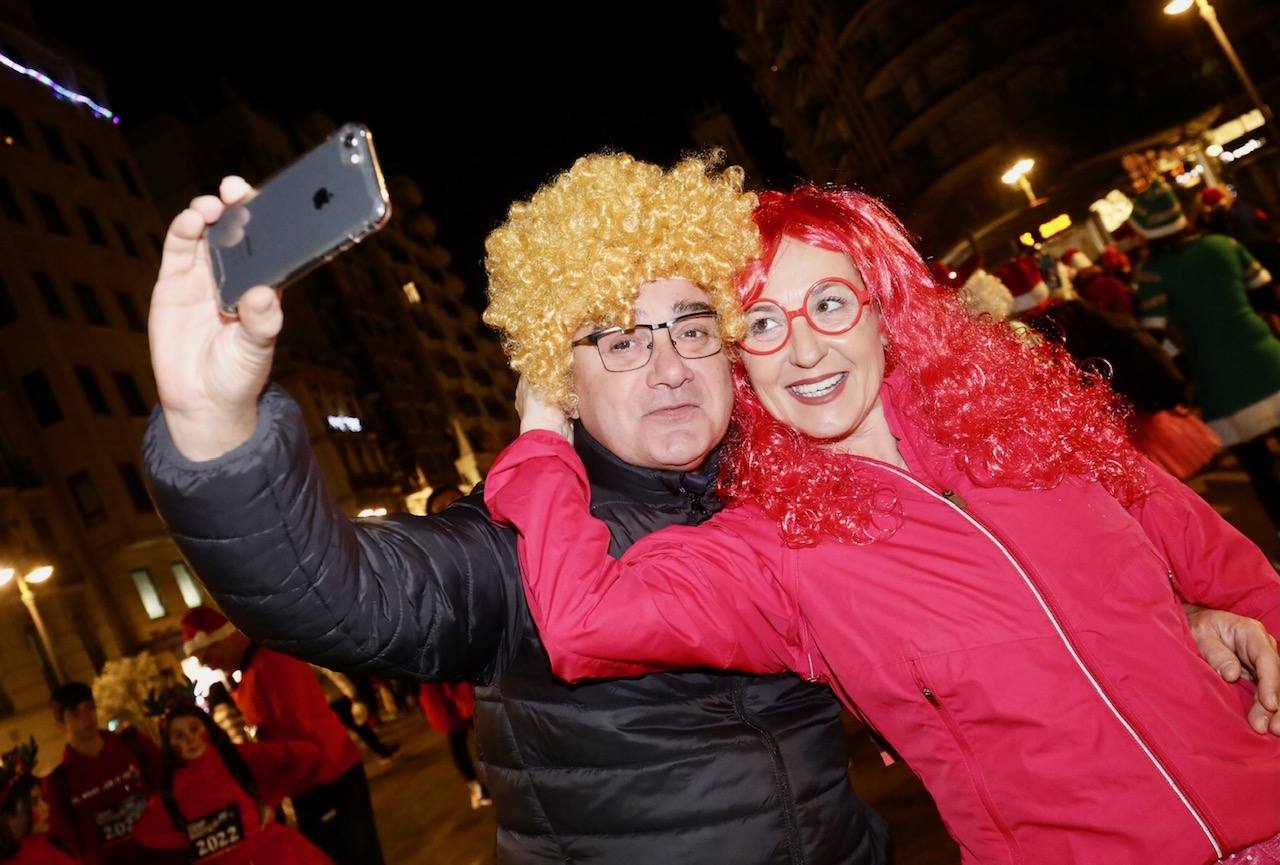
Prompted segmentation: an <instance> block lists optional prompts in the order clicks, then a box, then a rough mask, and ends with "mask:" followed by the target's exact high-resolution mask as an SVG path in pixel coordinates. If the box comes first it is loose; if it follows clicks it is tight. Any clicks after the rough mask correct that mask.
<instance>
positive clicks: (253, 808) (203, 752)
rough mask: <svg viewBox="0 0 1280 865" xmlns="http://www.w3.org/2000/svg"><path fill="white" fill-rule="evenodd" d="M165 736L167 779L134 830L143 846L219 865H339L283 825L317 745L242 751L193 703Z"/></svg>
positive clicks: (171, 718) (253, 745)
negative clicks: (288, 800)
mask: <svg viewBox="0 0 1280 865" xmlns="http://www.w3.org/2000/svg"><path fill="white" fill-rule="evenodd" d="M161 737H162V747H163V749H164V757H165V776H164V779H163V780H162V781H161V783H160V790H159V792H157V793H155V794H154V795H152V797H151V801H150V802H149V803H148V804H147V809H146V811H144V812H143V814H142V818H141V819H140V820H139V821H138V825H137V827H136V828H135V829H134V838H135V839H136V840H137V842H138V843H139V844H142V845H143V846H145V847H150V848H154V849H159V850H173V851H184V852H185V853H187V855H188V856H189V857H190V860H191V861H193V862H205V861H216V862H217V863H219V865H242V863H243V865H250V863H254V862H271V863H274V865H332V861H333V860H331V859H330V858H329V857H328V856H326V855H324V853H322V852H321V851H320V849H319V848H318V847H316V846H315V845H314V844H312V843H311V842H310V841H308V840H307V839H306V838H304V837H303V836H302V834H301V833H299V832H298V831H297V830H296V829H294V828H292V827H290V826H287V825H285V824H283V823H280V822H278V821H277V820H276V819H275V807H276V806H277V805H279V804H280V800H281V799H283V798H284V797H285V796H287V795H290V794H292V793H294V792H296V791H297V790H298V789H299V786H300V785H301V784H302V783H303V782H304V781H305V780H306V779H307V778H308V776H310V774H311V773H312V772H313V771H314V769H315V766H316V764H317V763H318V762H319V760H320V749H319V748H318V747H317V746H316V745H315V744H313V743H311V742H302V741H295V742H288V741H282V742H247V743H245V744H243V745H239V746H237V745H235V744H234V743H233V742H232V741H231V739H230V738H229V737H228V736H227V734H226V733H225V732H224V731H223V730H222V729H221V728H220V727H219V726H218V725H217V724H216V723H215V722H214V720H213V719H212V718H210V717H209V715H208V714H207V713H206V712H205V711H204V710H203V709H201V708H200V707H199V706H196V705H194V704H192V703H181V704H179V705H177V706H174V707H173V708H172V709H170V710H169V711H168V712H167V713H166V714H165V716H164V720H163V721H162V722H161Z"/></svg>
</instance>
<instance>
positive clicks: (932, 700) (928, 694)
mask: <svg viewBox="0 0 1280 865" xmlns="http://www.w3.org/2000/svg"><path fill="white" fill-rule="evenodd" d="M920 693H922V694H924V698H925V699H926V700H928V701H929V705H930V706H933V707H934V708H935V709H937V708H939V704H938V697H937V695H935V694H934V693H933V691H931V690H930V689H929V688H927V687H926V688H921V689H920Z"/></svg>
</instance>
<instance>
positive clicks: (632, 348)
mask: <svg viewBox="0 0 1280 865" xmlns="http://www.w3.org/2000/svg"><path fill="white" fill-rule="evenodd" d="M664 329H665V330H666V332H667V336H669V337H670V338H671V345H672V347H674V348H675V350H676V354H678V355H680V356H681V357H683V358H684V359H685V360H697V359H698V358H703V357H711V355H713V354H716V353H717V352H719V351H720V350H721V349H722V348H724V343H723V342H722V341H721V337H720V320H719V319H718V318H716V314H715V313H714V312H712V311H710V310H699V311H698V312H687V313H685V314H684V315H677V316H676V317H675V318H673V319H671V320H670V321H664V322H661V323H659V324H637V325H636V326H635V327H632V328H627V329H625V330H624V329H623V328H620V327H607V328H605V329H604V330H597V331H595V332H594V333H589V334H587V335H586V336H584V337H581V338H579V339H575V340H574V341H573V343H572V344H573V347H574V348H577V347H578V346H583V345H594V346H595V347H596V350H597V351H599V352H600V361H601V363H603V364H604V368H605V369H607V370H609V371H610V372H628V371H630V370H633V369H640V368H641V367H642V366H644V365H645V364H647V363H648V362H649V358H651V357H653V339H654V336H653V332H654V331H655V330H664Z"/></svg>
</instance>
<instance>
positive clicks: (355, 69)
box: [34, 0, 794, 303]
mask: <svg viewBox="0 0 1280 865" xmlns="http://www.w3.org/2000/svg"><path fill="white" fill-rule="evenodd" d="M459 5H462V6H465V7H467V8H469V9H471V10H472V11H466V12H457V11H450V12H447V13H446V12H441V11H438V6H439V4H427V3H421V4H415V6H414V7H411V8H413V9H414V11H403V10H404V8H405V7H404V4H395V6H397V7H399V8H398V9H397V10H396V11H394V12H393V11H391V10H392V4H391V3H377V2H360V3H353V4H351V5H350V7H349V11H346V12H339V11H335V10H337V9H340V8H342V7H335V6H329V7H321V6H313V7H310V8H311V9H314V10H316V11H314V12H310V11H309V12H307V13H303V14H299V13H296V12H295V13H292V15H293V18H292V20H289V19H286V18H283V17H280V16H279V15H278V13H273V19H272V20H266V19H265V18H264V17H263V16H262V15H261V13H260V11H255V10H262V9H264V8H267V7H269V6H272V7H274V4H269V3H264V2H259V3H255V4H250V3H241V2H219V3H203V4H187V8H186V9H185V10H184V11H183V13H182V14H181V16H180V21H179V16H175V15H174V14H173V12H172V10H173V9H174V8H177V5H176V4H172V3H170V4H166V5H163V6H162V5H160V4H154V3H151V4H148V3H141V4H129V6H128V9H129V16H130V17H131V18H136V19H137V20H143V19H146V23H145V24H143V25H142V26H137V27H130V26H129V21H128V20H123V19H122V17H121V12H120V10H121V9H122V8H125V7H120V6H118V5H113V4H93V5H92V6H90V5H89V4H84V5H77V6H74V7H66V6H61V5H58V4H52V3H50V4H45V3H38V4H34V6H35V9H36V17H37V20H38V22H39V25H40V27H41V29H42V30H43V31H45V32H47V33H49V34H52V35H54V36H55V37H57V38H58V39H60V40H61V41H63V42H64V43H66V44H67V45H69V46H70V47H72V48H73V49H75V50H77V51H78V52H80V53H81V54H83V55H84V56H85V57H86V58H87V59H88V61H89V62H90V63H92V64H93V65H95V66H96V67H97V68H98V69H100V70H101V71H102V72H103V73H104V74H105V76H106V79H107V85H108V93H109V96H110V107H111V108H112V109H113V110H115V111H116V112H117V113H119V114H120V115H121V117H122V119H123V124H124V126H125V128H126V130H127V128H128V127H129V125H130V124H132V123H137V122H139V121H142V120H145V119H146V118H148V117H149V116H151V115H152V114H154V113H155V112H157V111H170V112H173V113H175V114H178V115H179V116H183V115H188V116H189V115H191V114H198V113H202V112H206V111H210V110H212V109H214V108H216V107H218V106H219V105H220V104H222V103H224V102H225V101H226V96H225V94H226V93H227V92H228V86H229V87H230V88H231V90H232V91H233V92H237V93H239V94H240V95H242V96H243V97H244V98H245V99H247V100H248V101H249V102H250V103H251V104H253V105H254V106H255V107H257V108H259V109H261V110H264V111H266V112H267V113H269V114H272V115H274V116H276V117H277V118H278V119H281V120H284V121H288V120H290V119H291V118H293V117H295V116H297V115H300V114H303V113H306V112H307V111H310V110H315V109H319V110H322V111H324V112H325V113H327V114H329V115H330V116H331V117H332V118H333V119H334V120H335V122H339V123H341V122H343V121H346V120H361V121H363V122H365V123H367V124H369V126H370V127H371V128H372V129H373V131H374V134H375V137H376V138H377V141H378V145H379V152H380V154H381V156H382V160H383V163H384V168H385V169H386V170H387V172H388V173H389V174H393V173H395V172H396V171H398V170H405V171H408V172H409V173H410V174H411V175H412V176H414V177H415V178H416V179H417V180H418V182H419V184H420V186H421V187H422V190H423V194H424V197H425V199H426V204H427V207H428V209H429V210H430V211H431V212H432V213H433V215H434V216H435V218H436V220H437V222H438V223H439V224H440V237H441V240H442V241H443V242H444V244H445V245H446V246H447V247H448V248H449V249H450V250H451V251H452V252H453V254H454V256H455V261H454V265H455V269H456V270H457V272H458V273H459V275H460V276H461V277H462V278H463V280H464V281H465V282H466V283H467V286H468V293H469V295H470V297H471V299H472V300H473V301H474V302H477V303H481V302H482V300H481V298H482V294H481V292H482V285H483V270H482V267H481V265H480V261H481V258H482V256H483V245H482V244H483V238H484V235H485V234H486V233H487V231H488V230H489V229H490V228H492V227H493V226H494V225H496V224H497V223H498V222H499V221H500V220H501V219H502V217H503V215H504V214H505V210H506V207H507V205H508V204H509V203H510V202H511V201H512V200H514V199H517V198H523V197H526V196H528V195H529V194H530V193H531V192H532V191H533V190H534V189H535V188H536V187H537V186H538V184H539V183H541V182H542V181H543V180H545V179H547V178H548V177H550V176H551V175H552V174H554V173H555V172H557V171H560V170H562V169H564V168H567V167H568V166H569V165H570V164H571V163H572V161H573V159H574V158H575V157H577V156H580V155H582V154H584V153H588V152H591V151H593V150H597V149H600V148H605V147H611V148H618V149H623V150H627V151H629V152H632V153H634V154H635V155H637V156H640V157H642V158H647V159H652V160H656V161H660V162H670V161H671V160H673V159H675V158H676V157H678V156H679V155H680V154H681V153H683V152H686V151H688V150H690V149H691V148H692V147H693V146H694V142H693V141H692V139H691V137H690V135H689V132H688V128H689V122H688V120H689V118H690V116H692V115H693V114H695V113H697V112H698V111H700V110H701V109H703V108H705V107H707V106H709V105H713V104H717V103H718V104H721V105H724V106H725V107H726V108H727V109H728V110H729V112H730V113H731V114H732V116H733V117H734V120H735V122H736V124H737V126H738V130H739V135H740V137H741V138H742V139H743V141H744V142H745V143H746V146H747V147H748V149H749V150H750V151H751V153H752V156H753V157H754V158H755V159H756V161H757V162H758V164H759V168H760V169H761V172H762V173H763V174H764V175H765V177H763V178H761V179H762V180H764V181H766V182H774V183H786V182H788V181H790V180H791V179H793V177H794V175H793V171H794V169H793V168H792V167H791V166H790V165H789V163H788V162H787V161H786V159H785V157H784V156H783V155H782V144H781V138H780V135H779V134H778V132H777V130H775V129H773V128H772V127H771V126H769V124H768V121H767V116H766V113H765V111H764V109H763V107H762V106H761V104H760V102H759V99H758V97H757V96H756V95H755V93H754V92H753V90H752V89H751V86H750V83H749V80H748V76H747V70H746V67H745V66H744V65H743V64H742V63H741V62H740V61H739V60H738V59H737V57H736V56H735V54H734V50H735V43H734V37H733V36H732V35H731V34H730V33H728V32H727V31H725V30H724V29H723V28H721V26H720V24H719V21H718V15H717V10H716V7H715V4H714V3H712V2H710V0H698V2H692V0H691V2H686V3H649V4H628V5H626V6H623V5H621V4H618V5H615V4H595V5H590V6H588V5H586V4H582V5H580V6H577V5H575V6H573V7H572V8H570V7H569V4H556V8H555V9H551V8H550V7H551V5H552V4H526V5H524V6H511V7H508V6H507V5H506V4H487V3H471V4H459ZM148 8H150V10H151V11H150V12H148V11H147V10H148ZM304 8H305V7H304ZM322 8H323V9H325V10H326V11H320V10H321V9H322ZM135 10H136V11H135ZM166 10H168V11H166ZM639 16H643V17H639ZM166 30H167V31H169V32H170V33H172V34H174V35H171V36H168V37H161V36H159V35H151V36H147V35H144V31H145V33H153V34H157V33H163V32H164V31H166ZM251 179H252V178H251ZM166 216H167V215H166Z"/></svg>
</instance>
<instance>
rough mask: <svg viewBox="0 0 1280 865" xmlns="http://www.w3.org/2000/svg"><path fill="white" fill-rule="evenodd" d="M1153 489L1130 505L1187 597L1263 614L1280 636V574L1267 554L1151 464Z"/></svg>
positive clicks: (1245, 613)
mask: <svg viewBox="0 0 1280 865" xmlns="http://www.w3.org/2000/svg"><path fill="white" fill-rule="evenodd" d="M1147 472H1148V474H1149V475H1150V477H1151V480H1152V483H1153V486H1154V488H1153V489H1152V491H1151V493H1150V494H1149V495H1148V496H1146V497H1145V498H1143V499H1140V500H1139V501H1137V502H1135V503H1134V504H1133V505H1131V506H1130V507H1129V513H1131V514H1133V516H1134V518H1135V519H1137V520H1138V522H1140V523H1141V524H1142V527H1143V529H1144V530H1145V531H1146V533H1147V536H1148V537H1150V538H1151V540H1152V541H1153V542H1154V543H1155V544H1156V547H1157V548H1158V549H1159V550H1160V551H1161V552H1162V553H1163V554H1164V556H1165V560H1166V561H1167V562H1168V563H1169V567H1170V569H1171V570H1172V573H1171V574H1170V578H1171V579H1172V580H1173V584H1174V587H1175V588H1176V590H1177V592H1178V594H1179V595H1181V596H1182V599H1183V600H1184V601H1189V602H1191V603H1193V604H1200V605H1201V606H1205V607H1213V608H1214V609H1218V610H1229V611H1231V612H1233V613H1236V614H1238V615H1241V616H1249V617H1250V618H1254V619H1258V620H1260V621H1261V622H1262V624H1263V625H1264V626H1265V627H1266V629H1267V630H1268V631H1270V632H1271V633H1272V634H1277V635H1280V577H1277V575H1276V570H1275V568H1273V567H1272V566H1271V563H1270V562H1269V561H1268V560H1267V557H1266V556H1265V555H1263V553H1262V551H1261V550H1259V549H1258V548H1257V546H1255V545H1254V543H1253V542H1252V541H1250V540H1249V539H1248V538H1246V537H1245V536H1244V535H1242V534H1240V532H1238V531H1236V529H1235V528H1234V527H1232V526H1231V525H1230V524H1228V523H1227V521H1226V520H1224V519H1223V518H1222V517H1220V516H1219V515H1218V513H1217V512H1216V511H1215V510H1214V509H1213V508H1212V507H1210V506H1209V504H1208V503H1207V502H1206V501H1205V500H1204V499H1202V498H1200V497H1199V496H1198V495H1196V493H1195V491H1194V490H1192V489H1191V488H1190V487H1188V486H1187V485H1186V484H1183V483H1180V482H1179V481H1178V480H1176V479H1175V478H1173V477H1172V476H1170V475H1169V474H1168V473H1166V472H1164V471H1162V470H1161V469H1159V468H1158V467H1156V466H1155V465H1153V464H1148V466H1147Z"/></svg>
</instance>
